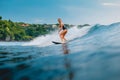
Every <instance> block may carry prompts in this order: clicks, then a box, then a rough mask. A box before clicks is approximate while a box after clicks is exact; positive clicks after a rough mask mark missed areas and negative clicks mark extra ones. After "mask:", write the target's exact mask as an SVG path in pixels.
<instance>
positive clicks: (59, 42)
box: [52, 41, 62, 44]
mask: <svg viewBox="0 0 120 80" xmlns="http://www.w3.org/2000/svg"><path fill="white" fill-rule="evenodd" d="M52 43H54V44H62V43H61V42H56V41H52Z"/></svg>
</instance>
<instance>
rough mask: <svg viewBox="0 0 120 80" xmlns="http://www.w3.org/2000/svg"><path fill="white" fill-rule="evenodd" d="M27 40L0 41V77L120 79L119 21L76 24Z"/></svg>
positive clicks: (6, 79) (13, 79)
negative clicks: (64, 30) (61, 36)
mask: <svg viewBox="0 0 120 80" xmlns="http://www.w3.org/2000/svg"><path fill="white" fill-rule="evenodd" d="M66 37H67V39H68V40H69V42H68V43H66V44H59V45H55V44H53V43H52V42H51V41H59V36H58V33H57V32H54V33H51V34H49V35H46V36H39V37H37V38H35V39H34V40H32V41H30V42H0V80H120V23H119V22H118V23H114V24H110V25H100V24H97V25H93V26H86V27H83V28H77V26H75V27H73V28H71V29H69V30H68V34H67V36H66Z"/></svg>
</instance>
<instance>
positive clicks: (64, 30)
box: [58, 18, 67, 43]
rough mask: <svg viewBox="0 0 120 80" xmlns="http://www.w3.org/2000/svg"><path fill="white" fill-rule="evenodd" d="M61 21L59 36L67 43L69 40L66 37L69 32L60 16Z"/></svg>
mask: <svg viewBox="0 0 120 80" xmlns="http://www.w3.org/2000/svg"><path fill="white" fill-rule="evenodd" d="M58 23H59V36H60V38H61V41H62V43H65V42H66V41H67V40H66V39H65V35H66V33H67V28H66V27H65V26H64V24H63V22H62V20H61V19H60V18H58Z"/></svg>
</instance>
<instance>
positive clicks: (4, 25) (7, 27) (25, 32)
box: [0, 16, 73, 41]
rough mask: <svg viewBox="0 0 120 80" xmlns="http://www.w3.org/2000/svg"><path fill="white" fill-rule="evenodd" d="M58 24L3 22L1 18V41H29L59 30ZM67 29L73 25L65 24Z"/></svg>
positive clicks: (0, 17)
mask: <svg viewBox="0 0 120 80" xmlns="http://www.w3.org/2000/svg"><path fill="white" fill-rule="evenodd" d="M57 26H58V24H29V23H24V22H13V21H12V20H2V16H0V41H29V40H32V39H33V38H35V37H38V36H42V35H44V36H45V35H46V34H49V33H51V32H53V31H55V30H57V29H58V27H57ZM65 26H66V27H67V28H70V27H73V25H69V24H65Z"/></svg>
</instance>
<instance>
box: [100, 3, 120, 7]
mask: <svg viewBox="0 0 120 80" xmlns="http://www.w3.org/2000/svg"><path fill="white" fill-rule="evenodd" d="M102 5H104V6H114V7H120V3H102Z"/></svg>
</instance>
